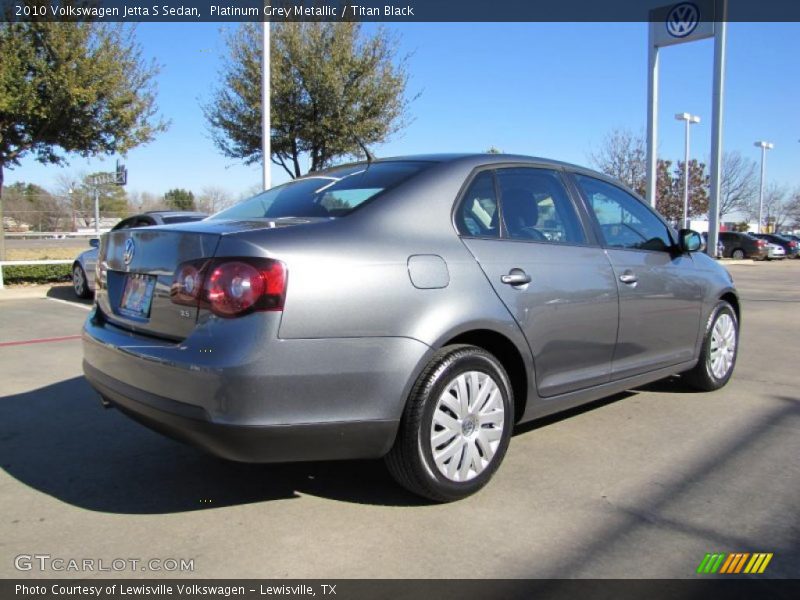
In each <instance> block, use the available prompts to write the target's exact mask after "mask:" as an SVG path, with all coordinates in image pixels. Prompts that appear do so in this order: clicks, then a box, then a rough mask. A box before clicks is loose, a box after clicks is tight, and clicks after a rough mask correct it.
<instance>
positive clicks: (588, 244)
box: [450, 162, 602, 248]
mask: <svg viewBox="0 0 800 600" xmlns="http://www.w3.org/2000/svg"><path fill="white" fill-rule="evenodd" d="M501 169H535V170H539V171H549V172H551V173H553V174H554V175H556V177H558V180H559V181H560V182H561V185H562V187H563V188H564V192H566V196H567V200H568V201H569V202H570V203H571V204H572V207H573V209H574V210H575V216H576V218H577V222H578V226H579V227H580V229H581V232H582V233H583V237H584V241H583V242H551V241H546V242H544V241H541V240H533V239H531V240H524V239H520V238H512V237H509V236H508V234H507V232H506V225H505V220H504V219H503V199H502V197H501V194H500V184H499V182H498V179H497V171H500V170H501ZM485 171H490V172H491V175H492V179H493V181H494V193H495V199H496V201H497V211H498V228H499V235H498V236H492V237H490V236H485V235H469V234H465V233H461V231H459V228H458V225H457V223H456V217H457V215H458V211H459V209H460V208H461V204H462V202H464V199H465V196H466V194H467V192H468V191H469V188H470V187H471V186H472V182H473V181H474V180H475V179H476V178H477V177H478V175H480V174H481V173H483V172H485ZM565 175H566V169H565V168H564V167H562V166H556V165H543V164H532V163H526V162H507V163H506V162H502V163H490V164H484V165H480V166H478V167H475V168H474V169H473V170H472V171H471V172H470V174H469V175H468V176H467V178H466V179H465V180H464V183H463V184H462V185H461V189H459V191H458V195H457V196H456V201H455V202H454V203H453V208H452V210H451V213H450V221H451V225H452V226H453V230H454V231H455V233H456V235H457V236H458V237H459V238H464V239H470V240H492V241H496V242H513V243H523V244H546V245H548V246H554V247H558V246H571V247H579V248H598V247H601V243H600V242H601V239H602V238H598V236H597V233H596V232H595V230H594V227H593V224H592V223H591V222H589V221H587V218H586V215H584V214H583V213H584V210H585V208H584V206H583V200H582V197H580V196H576V195H575V193H574V192H573V190H572V189H571V187H572V186H571V182H570V181H569V180H568V178H567V177H565Z"/></svg>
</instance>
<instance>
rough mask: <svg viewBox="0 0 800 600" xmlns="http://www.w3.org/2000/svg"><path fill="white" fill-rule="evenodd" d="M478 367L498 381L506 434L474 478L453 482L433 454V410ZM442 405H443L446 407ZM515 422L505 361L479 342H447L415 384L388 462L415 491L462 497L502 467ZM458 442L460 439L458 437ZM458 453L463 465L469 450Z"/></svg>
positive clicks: (396, 475) (394, 473) (445, 499)
mask: <svg viewBox="0 0 800 600" xmlns="http://www.w3.org/2000/svg"><path fill="white" fill-rule="evenodd" d="M473 371H477V372H479V373H481V374H485V375H488V376H489V378H491V380H492V381H493V383H494V384H495V385H496V386H497V389H498V391H499V393H500V396H501V397H500V399H499V400H500V401H501V403H502V407H503V415H502V423H503V424H502V433H501V434H500V437H499V443H498V445H497V447H496V449H495V450H494V454H493V455H492V456H491V458H490V459H488V464H487V465H486V466H485V467H483V470H482V471H480V472H479V473H477V474H476V475H474V476H472V478H471V479H469V480H465V481H453V480H451V479H450V478H448V477H446V476H445V474H443V473H442V472H441V471H440V468H439V467H438V466H437V464H436V462H435V460H434V457H433V448H432V443H433V441H432V439H431V436H432V435H433V434H432V432H433V427H434V424H433V419H434V411H436V410H437V405H438V404H439V398H440V397H441V396H442V395H443V394H444V393H445V392H446V391H447V389H448V388H449V387H450V386H451V385H453V384H454V382H455V381H456V379H457V378H458V377H459V376H460V375H463V374H468V373H470V372H473ZM487 404H488V402H487ZM479 408H480V407H479ZM439 410H442V409H441V407H439ZM437 414H439V413H437ZM499 418H500V417H498V420H499ZM462 425H463V422H462ZM513 425H514V395H513V391H512V388H511V384H510V382H509V379H508V374H507V373H506V371H505V369H504V368H503V365H502V364H500V362H499V361H498V360H497V359H496V358H495V357H494V356H493V355H492V354H490V353H488V352H486V351H485V350H483V349H481V348H478V347H476V346H468V345H453V346H447V347H445V348H442V349H441V350H439V351H438V352H437V353H436V354H434V356H433V358H431V361H430V362H429V363H428V365H427V366H426V367H425V369H424V370H423V371H422V373H421V374H420V376H419V378H418V379H417V382H416V383H415V384H414V387H413V388H412V390H411V394H410V395H409V398H408V402H407V404H406V408H405V411H404V413H403V417H402V420H401V422H400V429H399V431H398V433H397V439H396V440H395V443H394V446H393V447H392V449H391V450H390V451H389V454H387V455H386V459H385V460H386V465H387V467H388V469H389V472H390V473H391V474H392V476H393V477H394V479H395V480H396V481H397V482H398V483H399V484H400V485H402V486H403V487H404V488H406V489H407V490H409V491H410V492H412V493H414V494H417V495H419V496H422V497H424V498H428V499H429V500H434V501H436V502H452V501H455V500H460V499H462V498H465V497H467V496H469V495H471V494H474V493H475V492H477V491H478V490H480V489H481V488H482V487H483V486H485V485H486V484H487V483H488V482H489V480H490V479H491V478H492V475H494V473H495V471H497V468H498V467H499V466H500V463H501V462H502V461H503V457H504V456H505V453H506V450H507V449H508V443H509V441H510V440H511V430H512V428H513ZM437 426H438V425H437ZM482 427H485V425H477V428H476V429H475V430H474V431H478V432H483V431H484V429H482ZM464 435H468V434H464ZM477 435H480V433H478V434H477ZM462 437H463V436H462ZM473 439H474V438H473ZM453 443H457V440H455V438H454V442H453ZM448 444H449V443H448ZM448 444H444V445H443V446H447V445H448ZM476 447H477V446H476ZM440 448H441V446H440ZM456 454H457V455H458V456H459V457H460V458H459V460H460V461H462V462H459V463H458V464H463V461H464V460H465V459H466V453H465V454H463V455H462V450H459V451H458V452H457V453H456ZM481 456H485V455H483V454H482V455H481ZM476 458H477V456H476ZM450 460H451V461H453V460H456V458H455V457H454V458H452V459H450Z"/></svg>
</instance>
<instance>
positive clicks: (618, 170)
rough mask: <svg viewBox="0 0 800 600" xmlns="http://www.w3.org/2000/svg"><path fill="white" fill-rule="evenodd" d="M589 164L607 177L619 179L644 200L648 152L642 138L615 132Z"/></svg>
mask: <svg viewBox="0 0 800 600" xmlns="http://www.w3.org/2000/svg"><path fill="white" fill-rule="evenodd" d="M589 162H590V163H591V164H592V165H593V166H594V167H595V168H596V169H597V170H598V171H601V172H603V173H605V174H606V175H610V176H611V177H615V178H617V179H619V180H620V181H621V182H622V183H624V184H625V185H627V186H628V187H629V188H631V189H632V190H634V191H636V192H637V193H638V194H639V195H640V196H644V195H645V194H646V193H647V151H646V147H645V140H644V137H642V135H641V134H639V135H636V134H634V133H632V132H631V131H630V130H628V129H622V128H618V129H612V130H611V131H610V132H609V133H608V134H606V136H605V137H604V138H603V142H602V144H601V146H600V149H599V150H598V151H596V152H592V153H590V154H589Z"/></svg>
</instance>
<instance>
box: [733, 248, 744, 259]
mask: <svg viewBox="0 0 800 600" xmlns="http://www.w3.org/2000/svg"><path fill="white" fill-rule="evenodd" d="M731 258H734V259H736V260H742V259H744V250H742V249H741V248H736V249H735V250H734V251H733V252H731Z"/></svg>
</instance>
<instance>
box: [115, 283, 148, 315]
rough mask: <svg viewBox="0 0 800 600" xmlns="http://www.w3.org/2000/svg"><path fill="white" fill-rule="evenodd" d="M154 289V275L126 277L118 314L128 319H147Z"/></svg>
mask: <svg viewBox="0 0 800 600" xmlns="http://www.w3.org/2000/svg"><path fill="white" fill-rule="evenodd" d="M155 287H156V277H155V275H140V274H132V275H128V280H127V281H126V282H125V291H124V292H123V293H122V302H121V303H120V307H119V312H120V313H122V314H123V315H126V316H129V317H139V318H144V319H146V318H148V317H149V316H150V305H151V304H152V302H153V290H155Z"/></svg>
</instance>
